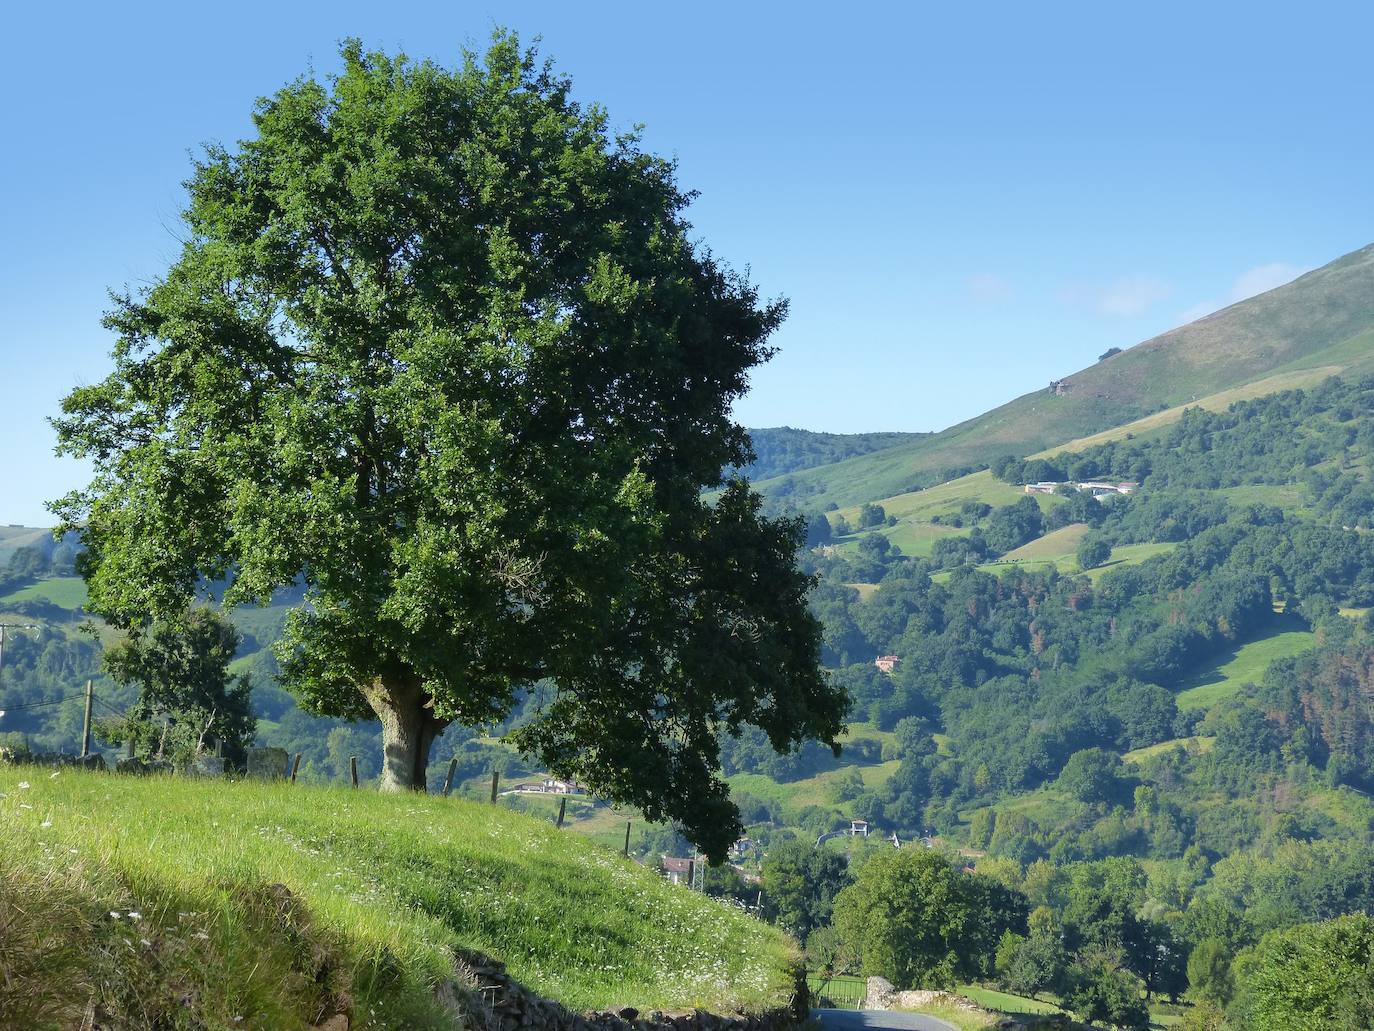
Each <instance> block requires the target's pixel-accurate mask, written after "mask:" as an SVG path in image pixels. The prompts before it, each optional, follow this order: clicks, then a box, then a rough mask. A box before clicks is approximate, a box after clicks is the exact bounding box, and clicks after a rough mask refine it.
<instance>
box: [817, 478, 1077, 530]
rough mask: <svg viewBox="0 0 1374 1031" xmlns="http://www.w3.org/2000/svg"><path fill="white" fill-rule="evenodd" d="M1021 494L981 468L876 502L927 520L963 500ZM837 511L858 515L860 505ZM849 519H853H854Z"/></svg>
mask: <svg viewBox="0 0 1374 1031" xmlns="http://www.w3.org/2000/svg"><path fill="white" fill-rule="evenodd" d="M1024 494H1025V491H1023V490H1022V489H1021V488H1020V487H1016V486H1013V485H1012V484H1010V483H1003V482H1002V481H1001V480H999V479H997V477H995V476H993V475H992V473H990V472H988V471H987V470H986V469H984V470H983V471H982V472H978V473H973V474H971V475H969V476H961V477H959V478H958V479H957V480H948V481H947V482H945V483H941V484H938V485H937V486H934V487H927V488H926V489H925V490H917V491H911V492H910V493H907V494H898V495H896V496H895V497H890V498H884V499H883V500H882V501H880V502H879V504H880V505H882V506H883V511H884V512H886V513H887V514H888V515H895V516H896V517H897V518H898V519H914V520H918V521H923V522H929V521H930V517H931V516H933V515H940V516H943V515H954V514H955V513H957V512H958V511H959V508H960V507H961V506H962V505H963V504H964V503H965V502H966V501H981V502H983V503H984V504H987V505H992V506H993V507H994V508H996V507H998V506H1000V505H1010V504H1013V503H1015V502H1016V501H1017V500H1018V499H1019V498H1021V497H1022V496H1023V495H1024ZM1036 497H1037V498H1041V497H1044V498H1046V500H1048V499H1049V498H1050V495H1036ZM840 511H841V512H842V513H843V514H844V515H845V518H850V516H851V515H852V516H853V518H858V514H859V509H858V507H857V506H855V507H854V508H852V509H841V510H840ZM850 521H851V522H852V521H853V519H850Z"/></svg>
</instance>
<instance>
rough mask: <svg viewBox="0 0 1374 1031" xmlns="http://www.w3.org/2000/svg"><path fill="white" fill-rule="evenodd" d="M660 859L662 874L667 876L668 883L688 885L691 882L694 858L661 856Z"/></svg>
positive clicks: (694, 864) (694, 863)
mask: <svg viewBox="0 0 1374 1031" xmlns="http://www.w3.org/2000/svg"><path fill="white" fill-rule="evenodd" d="M660 861H661V862H662V864H663V876H664V877H666V878H668V881H669V883H670V884H687V885H690V884H691V883H692V873H693V871H694V868H695V866H696V860H695V859H685V858H679V857H678V856H663V857H661V860H660Z"/></svg>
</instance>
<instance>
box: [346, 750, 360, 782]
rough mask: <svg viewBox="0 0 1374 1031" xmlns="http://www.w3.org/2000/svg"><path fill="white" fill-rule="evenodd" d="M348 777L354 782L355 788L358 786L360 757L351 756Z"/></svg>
mask: <svg viewBox="0 0 1374 1031" xmlns="http://www.w3.org/2000/svg"><path fill="white" fill-rule="evenodd" d="M348 776H349V778H350V779H351V780H352V781H353V786H354V787H355V788H356V787H357V786H358V757H357V756H356V755H350V756H349V757H348Z"/></svg>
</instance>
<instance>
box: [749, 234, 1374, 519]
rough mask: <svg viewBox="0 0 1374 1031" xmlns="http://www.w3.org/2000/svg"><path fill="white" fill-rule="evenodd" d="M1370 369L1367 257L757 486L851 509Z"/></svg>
mask: <svg viewBox="0 0 1374 1031" xmlns="http://www.w3.org/2000/svg"><path fill="white" fill-rule="evenodd" d="M1371 368H1374V245H1371V246H1369V247H1365V248H1363V249H1361V250H1358V251H1355V252H1354V253H1352V254H1348V255H1346V256H1345V257H1343V258H1339V259H1338V260H1336V261H1333V262H1331V263H1330V264H1329V265H1325V266H1323V267H1322V268H1319V269H1316V270H1315V271H1313V272H1309V273H1307V274H1306V275H1304V276H1301V277H1299V278H1298V279H1296V280H1294V281H1293V282H1291V283H1288V284H1286V285H1285V286H1281V287H1278V288H1277V289H1275V290H1270V291H1268V292H1267V293H1264V294H1260V295H1259V296H1257V297H1252V298H1250V299H1248V300H1245V301H1241V302H1240V303H1238V304H1234V305H1231V306H1230V307H1229V308H1224V309H1222V310H1221V311H1219V312H1216V313H1214V314H1212V315H1208V316H1206V317H1205V318H1202V319H1199V320H1198V321H1196V322H1192V323H1189V324H1188V325H1186V326H1181V327H1179V328H1178V329H1174V330H1170V331H1169V332H1168V333H1164V334H1162V335H1161V336H1158V337H1155V338H1153V339H1151V340H1147V341H1144V342H1143V343H1140V344H1138V345H1136V346H1135V347H1132V348H1129V349H1128V350H1126V351H1123V352H1122V353H1120V354H1117V355H1114V356H1113V357H1111V358H1108V359H1106V360H1105V361H1100V362H1098V363H1097V364H1095V365H1092V366H1090V367H1089V368H1086V369H1083V370H1080V371H1079V372H1076V373H1074V374H1073V375H1071V376H1068V377H1066V378H1065V379H1063V380H1061V381H1059V386H1058V389H1057V390H1051V389H1049V388H1048V387H1046V388H1042V389H1040V390H1036V391H1034V392H1032V393H1029V394H1025V395H1023V396H1022V397H1019V398H1017V399H1016V400H1014V401H1010V402H1008V403H1007V404H1004V405H1002V406H1000V407H998V408H994V409H993V410H992V411H989V412H986V413H984V414H983V415H980V416H977V417H976V418H973V419H969V420H968V421H966V422H962V423H960V424H958V425H957V426H952V427H950V428H949V429H946V430H944V431H942V432H940V433H936V434H933V435H931V436H928V437H923V438H921V439H919V440H915V441H911V442H907V443H903V444H899V445H897V446H895V447H889V448H885V449H883V450H881V451H875V452H873V453H871V454H867V455H863V456H860V457H857V458H852V459H849V460H847V461H844V462H838V463H833V464H831V465H825V466H819V467H817V468H813V469H807V470H803V471H799V472H795V473H791V474H789V475H787V476H784V477H778V478H775V479H771V480H762V481H760V482H759V483H758V484H757V486H758V487H759V489H761V490H763V491H764V492H766V493H768V494H770V495H771V496H774V497H777V498H790V499H791V500H792V501H793V502H794V503H795V504H797V505H798V506H799V507H802V508H812V509H819V508H820V507H822V505H823V504H825V503H827V502H833V503H835V504H836V505H839V506H841V507H844V506H849V505H858V504H860V503H862V502H865V501H873V500H875V499H878V498H885V497H892V496H894V495H898V494H902V493H905V492H908V491H910V490H912V489H913V488H917V487H924V486H929V485H931V484H933V483H935V482H937V481H938V480H939V479H940V478H941V475H942V473H943V472H944V471H947V470H950V469H958V468H967V467H969V466H978V465H982V464H985V463H987V462H989V461H991V460H992V459H994V458H996V457H998V456H1000V455H1004V454H1016V455H1028V454H1031V453H1034V452H1037V451H1041V450H1043V449H1049V448H1056V449H1057V446H1058V445H1062V444H1064V443H1065V442H1067V441H1072V440H1077V439H1079V438H1085V437H1091V436H1092V435H1094V434H1099V433H1102V432H1103V431H1106V430H1112V429H1114V428H1116V427H1124V426H1125V424H1127V423H1131V422H1134V421H1136V420H1142V419H1149V418H1150V417H1153V416H1156V415H1160V416H1162V417H1163V418H1164V419H1165V420H1168V419H1171V418H1174V417H1176V416H1173V415H1170V414H1167V410H1168V409H1171V408H1178V409H1179V410H1180V411H1181V406H1186V405H1189V404H1192V403H1195V402H1198V401H1199V400H1201V399H1204V398H1208V397H1212V396H1213V395H1224V394H1225V393H1226V392H1236V393H1234V394H1232V395H1231V396H1230V397H1229V398H1226V399H1225V400H1224V401H1223V400H1218V401H1217V403H1221V404H1222V407H1224V406H1225V404H1229V403H1230V402H1231V401H1234V400H1239V399H1240V398H1241V397H1242V396H1258V394H1262V393H1272V392H1273V391H1275V390H1280V389H1286V388H1288V387H1294V386H1304V385H1311V383H1312V382H1315V381H1318V380H1320V379H1323V378H1325V377H1326V376H1328V375H1340V374H1350V373H1358V372H1365V371H1369V370H1370V369H1371ZM1265 381H1267V382H1265ZM1255 391H1258V393H1255ZM1141 428H1149V424H1146V425H1144V426H1142V427H1141ZM1123 432H1124V431H1123ZM1085 446H1086V445H1085Z"/></svg>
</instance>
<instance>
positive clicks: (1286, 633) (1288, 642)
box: [1176, 617, 1317, 709]
mask: <svg viewBox="0 0 1374 1031" xmlns="http://www.w3.org/2000/svg"><path fill="white" fill-rule="evenodd" d="M1294 625H1298V626H1300V625H1301V624H1300V623H1298V621H1297V620H1296V618H1294V617H1287V618H1284V617H1276V618H1275V622H1274V628H1273V630H1272V631H1271V632H1270V633H1268V634H1266V635H1265V636H1263V637H1260V638H1258V639H1256V640H1252V641H1248V642H1246V643H1245V644H1242V645H1238V646H1237V647H1235V648H1232V649H1231V650H1230V651H1228V652H1226V653H1224V654H1223V655H1222V656H1221V658H1220V660H1219V661H1218V662H1216V663H1214V664H1213V665H1211V666H1209V667H1208V668H1207V669H1204V670H1201V671H1199V672H1198V673H1196V674H1194V675H1193V676H1191V677H1188V678H1187V679H1186V680H1184V681H1182V682H1181V683H1180V684H1179V685H1178V687H1179V691H1178V695H1177V696H1176V700H1177V702H1178V707H1179V708H1180V709H1205V708H1207V707H1208V706H1210V705H1212V704H1213V703H1215V702H1218V701H1220V700H1221V699H1222V698H1226V697H1227V696H1229V695H1232V694H1235V693H1236V691H1238V690H1240V687H1241V685H1242V684H1258V683H1259V682H1260V681H1261V680H1263V679H1264V671H1265V670H1266V669H1268V668H1269V664H1270V663H1271V662H1273V661H1274V660H1275V659H1282V658H1286V657H1288V656H1290V655H1297V654H1298V653H1299V652H1304V651H1307V650H1308V649H1309V648H1313V647H1315V646H1316V643H1317V636H1316V634H1314V633H1312V632H1311V631H1310V630H1300V629H1283V628H1284V627H1292V626H1294Z"/></svg>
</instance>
